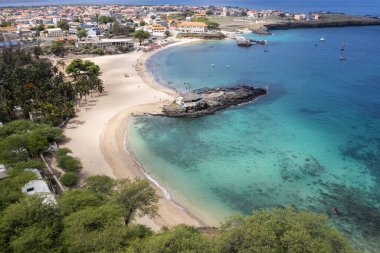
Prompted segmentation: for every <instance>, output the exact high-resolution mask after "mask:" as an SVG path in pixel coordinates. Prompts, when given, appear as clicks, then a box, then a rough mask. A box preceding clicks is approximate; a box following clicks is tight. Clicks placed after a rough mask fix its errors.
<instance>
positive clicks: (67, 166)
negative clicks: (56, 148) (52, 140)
mask: <svg viewBox="0 0 380 253" xmlns="http://www.w3.org/2000/svg"><path fill="white" fill-rule="evenodd" d="M58 164H59V166H60V167H61V168H62V169H63V170H64V171H65V172H78V171H79V170H80V169H82V164H81V162H80V161H79V159H78V158H74V157H71V156H62V157H60V158H58Z"/></svg>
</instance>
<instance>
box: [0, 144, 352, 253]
mask: <svg viewBox="0 0 380 253" xmlns="http://www.w3.org/2000/svg"><path fill="white" fill-rule="evenodd" d="M66 151H67V150H66ZM62 153H65V152H64V150H63V151H62ZM28 173H30V172H25V171H23V170H16V171H14V172H12V173H11V176H10V177H9V178H7V179H5V180H2V181H0V187H1V189H2V191H0V200H1V201H2V202H0V203H1V204H2V205H0V207H2V209H0V244H1V245H2V247H0V253H2V252H4V253H5V252H24V250H25V249H28V252H68V253H71V252H72V253H74V252H75V253H77V252H79V253H87V252H89V253H90V252H117V253H119V252H125V253H132V252H133V253H156V252H166V253H177V252H202V253H224V252H226V253H230V252H236V253H245V252H252V253H255V252H257V253H319V252H321V253H327V252H328V253H351V252H354V250H353V248H352V246H351V245H350V243H349V242H348V241H347V239H345V238H344V237H343V236H342V235H341V234H340V233H339V232H338V231H337V230H336V229H335V228H333V227H332V226H331V225H330V224H329V221H328V219H327V217H325V216H323V215H320V214H316V213H313V212H309V211H296V210H294V209H292V208H289V207H288V208H275V209H263V210H258V211H254V212H253V214H252V215H250V216H234V217H231V218H229V219H227V220H226V221H225V222H224V223H223V224H222V225H221V227H220V228H219V229H214V230H213V231H212V233H211V234H210V233H209V234H208V235H205V234H203V233H202V232H200V230H199V229H197V228H194V227H191V226H187V225H178V226H176V227H174V228H171V229H168V228H163V229H162V230H161V231H159V232H156V233H153V232H152V231H151V230H150V229H149V228H147V227H145V226H143V225H137V224H135V223H133V222H131V221H132V220H134V218H136V217H138V216H139V214H148V215H151V216H154V215H155V214H157V200H158V197H157V195H156V193H155V191H154V190H153V188H151V186H149V183H148V182H147V181H144V180H141V179H138V180H133V181H132V180H114V179H111V178H108V177H106V176H95V177H90V178H88V179H87V180H85V186H84V187H83V188H77V189H71V190H68V191H66V192H64V194H63V195H62V196H61V197H60V198H59V200H58V204H56V205H54V204H51V203H50V204H49V203H43V199H42V198H38V197H33V196H26V195H23V194H21V193H20V191H19V189H20V186H21V185H23V184H24V183H25V182H27V181H28V180H30V178H31V177H32V176H34V174H33V173H30V174H28ZM16 177H17V179H16ZM102 183H105V184H106V186H105V187H104V188H103V187H102ZM4 188H5V189H6V190H5V191H3V189H4ZM9 189H16V190H18V194H19V195H21V196H18V197H17V196H16V199H17V200H14V199H12V198H11V197H12V195H14V194H15V193H16V191H15V192H14V193H12V194H11V192H12V191H11V190H9ZM4 196H5V198H4ZM3 200H7V201H5V202H4V201H3ZM126 221H127V222H126Z"/></svg>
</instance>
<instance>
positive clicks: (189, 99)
mask: <svg viewBox="0 0 380 253" xmlns="http://www.w3.org/2000/svg"><path fill="white" fill-rule="evenodd" d="M266 93H267V91H266V90H265V89H263V88H254V87H252V86H248V85H240V86H235V87H231V88H214V89H208V88H204V89H199V90H195V91H193V92H192V93H186V94H182V95H181V96H180V97H177V98H176V99H175V101H173V103H172V104H170V105H166V106H164V107H163V111H162V114H163V115H164V116H168V117H178V118H180V117H189V118H196V117H201V116H205V115H209V114H213V113H215V112H216V111H218V110H221V109H224V108H227V107H230V106H234V105H239V104H243V103H247V102H251V101H252V100H254V99H255V98H257V97H259V96H261V95H265V94H266Z"/></svg>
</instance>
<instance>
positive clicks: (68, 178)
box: [59, 172, 79, 187]
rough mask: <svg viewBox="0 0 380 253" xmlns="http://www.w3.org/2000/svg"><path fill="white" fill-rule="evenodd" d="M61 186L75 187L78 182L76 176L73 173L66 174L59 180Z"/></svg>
mask: <svg viewBox="0 0 380 253" xmlns="http://www.w3.org/2000/svg"><path fill="white" fill-rule="evenodd" d="M59 180H61V182H62V184H63V185H64V186H67V187H73V186H76V185H77V183H78V180H79V177H78V174H77V173H75V172H66V173H65V174H63V175H62V176H61V177H60V179H59Z"/></svg>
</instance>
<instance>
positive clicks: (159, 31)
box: [145, 24, 166, 36]
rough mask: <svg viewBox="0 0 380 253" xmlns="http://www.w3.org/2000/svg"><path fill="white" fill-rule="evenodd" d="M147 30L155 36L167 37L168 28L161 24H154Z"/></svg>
mask: <svg viewBox="0 0 380 253" xmlns="http://www.w3.org/2000/svg"><path fill="white" fill-rule="evenodd" d="M145 30H146V31H147V32H149V33H150V34H152V35H153V36H165V31H166V27H165V26H162V25H159V24H153V25H147V26H146V27H145Z"/></svg>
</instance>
